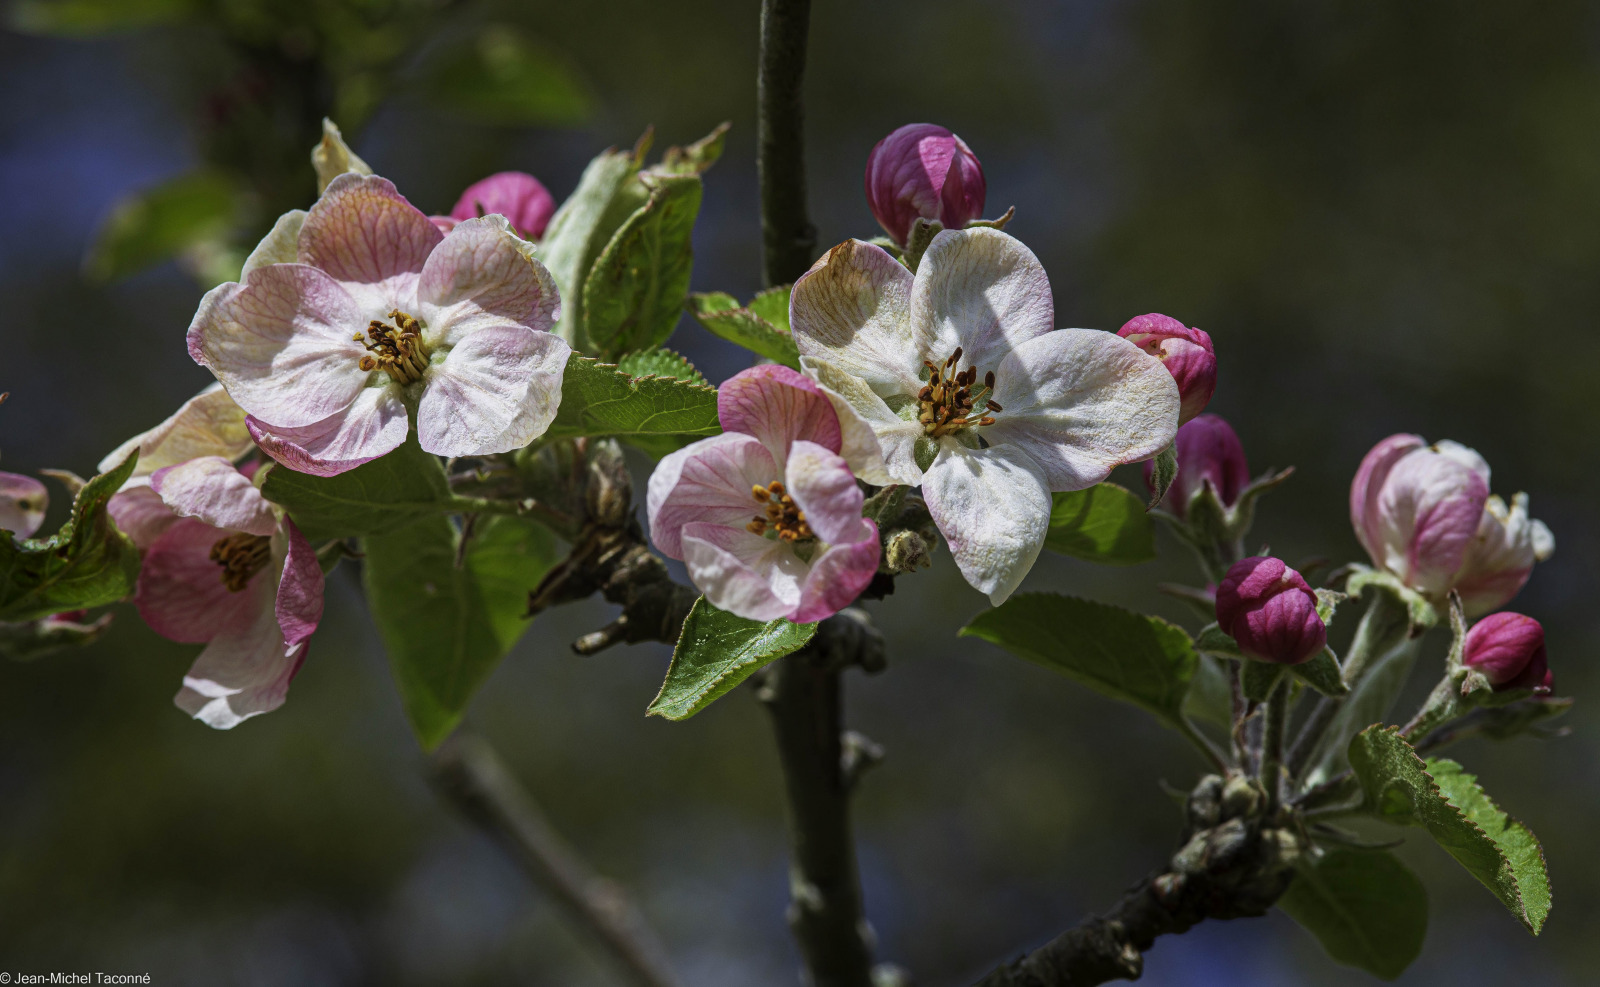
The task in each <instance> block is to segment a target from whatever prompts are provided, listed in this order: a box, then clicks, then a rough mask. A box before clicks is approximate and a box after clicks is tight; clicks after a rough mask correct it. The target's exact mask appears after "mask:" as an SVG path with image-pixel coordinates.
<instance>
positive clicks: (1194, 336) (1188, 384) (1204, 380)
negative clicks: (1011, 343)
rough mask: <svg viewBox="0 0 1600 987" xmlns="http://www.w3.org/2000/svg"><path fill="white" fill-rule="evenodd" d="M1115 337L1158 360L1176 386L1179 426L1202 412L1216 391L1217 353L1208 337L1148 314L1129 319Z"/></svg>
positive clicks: (1204, 332) (1170, 319) (1201, 332)
mask: <svg viewBox="0 0 1600 987" xmlns="http://www.w3.org/2000/svg"><path fill="white" fill-rule="evenodd" d="M1117 335H1118V336H1121V337H1122V338H1124V339H1126V340H1128V341H1129V342H1131V343H1133V344H1134V345H1136V346H1138V347H1139V348H1140V349H1142V350H1144V351H1145V352H1146V353H1149V354H1150V355H1151V356H1153V357H1155V358H1156V359H1158V360H1160V361H1161V362H1162V364H1163V365H1165V366H1166V368H1167V372H1168V373H1170V374H1172V379H1173V380H1175V381H1177V382H1178V401H1179V407H1178V424H1179V425H1182V424H1184V423H1185V422H1189V421H1193V420H1194V418H1195V417H1196V416H1198V415H1199V414H1200V412H1202V411H1204V410H1206V405H1207V404H1210V403H1211V395H1212V394H1213V393H1214V392H1215V391H1216V389H1217V351H1216V348H1215V347H1213V346H1212V345H1211V335H1210V333H1207V332H1206V331H1205V330H1203V329H1191V328H1189V327H1187V326H1185V325H1184V324H1183V323H1181V322H1179V321H1178V320H1177V319H1174V318H1172V317H1171V316H1167V315H1161V314H1160V313H1158V312H1152V313H1150V314H1149V315H1140V316H1137V317H1135V318H1132V319H1129V320H1128V321H1127V323H1126V324H1125V325H1123V327H1122V328H1121V329H1118V330H1117Z"/></svg>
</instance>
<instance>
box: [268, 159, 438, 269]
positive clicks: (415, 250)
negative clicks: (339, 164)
mask: <svg viewBox="0 0 1600 987" xmlns="http://www.w3.org/2000/svg"><path fill="white" fill-rule="evenodd" d="M443 239H444V234H442V233H440V232H439V229H438V227H436V226H434V225H433V224H432V223H431V222H429V221H428V217H427V216H426V215H424V214H423V213H422V211H421V210H419V209H417V207H415V206H413V205H412V204H411V203H409V202H407V201H406V198H405V196H403V195H401V194H400V193H399V192H397V191H395V187H394V184H393V183H392V182H390V181H389V180H388V179H386V178H379V177H378V176H376V175H357V174H355V173H353V172H347V173H345V174H343V175H340V176H339V177H338V178H335V179H334V180H333V181H332V182H330V183H328V188H327V191H325V192H323V193H322V198H320V199H318V200H317V204H316V205H314V206H312V207H311V212H310V213H309V214H308V215H307V216H306V218H305V224H304V225H303V226H302V227H301V230H300V263H302V264H310V265H311V266H313V267H320V268H321V269H322V270H324V271H326V272H327V273H328V274H329V275H331V276H332V277H334V278H335V279H337V280H339V281H351V282H357V283H360V284H380V283H382V282H385V281H389V280H391V279H394V278H397V277H398V276H400V275H403V274H419V273H421V271H422V267H423V264H424V262H426V261H427V259H428V254H429V253H431V252H432V251H433V248H435V247H437V246H438V245H439V243H440V241H442V240H443Z"/></svg>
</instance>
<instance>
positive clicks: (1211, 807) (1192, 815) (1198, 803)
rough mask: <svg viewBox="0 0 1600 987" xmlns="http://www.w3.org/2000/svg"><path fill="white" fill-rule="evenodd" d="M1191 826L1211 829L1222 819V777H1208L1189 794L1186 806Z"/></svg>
mask: <svg viewBox="0 0 1600 987" xmlns="http://www.w3.org/2000/svg"><path fill="white" fill-rule="evenodd" d="M1185 808H1186V810H1187V815H1188V817H1189V825H1190V826H1193V827H1194V828H1195V829H1209V828H1210V827H1212V826H1215V825H1216V824H1217V821H1218V820H1220V819H1221V818H1222V776H1221V775H1206V776H1205V777H1204V778H1201V779H1200V782H1199V784H1197V785H1195V786H1194V791H1192V792H1190V793H1189V801H1188V803H1187V804H1186V806H1185Z"/></svg>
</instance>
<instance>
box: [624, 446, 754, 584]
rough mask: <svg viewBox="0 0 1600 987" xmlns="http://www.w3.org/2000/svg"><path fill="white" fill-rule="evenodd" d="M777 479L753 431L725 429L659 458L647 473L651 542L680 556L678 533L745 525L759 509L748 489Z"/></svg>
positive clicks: (681, 550) (750, 490) (680, 542)
mask: <svg viewBox="0 0 1600 987" xmlns="http://www.w3.org/2000/svg"><path fill="white" fill-rule="evenodd" d="M777 479H780V474H779V472H778V464H777V463H776V462H774V461H773V458H772V453H771V451H769V450H768V449H767V447H766V446H765V445H764V444H762V442H761V440H760V439H758V438H756V437H755V436H753V435H745V434H743V433H742V432H724V433H722V434H721V435H713V436H711V437H710V438H708V439H701V440H700V441H698V442H694V443H691V444H690V445H687V446H685V447H684V448H682V449H679V450H677V451H676V452H672V453H669V454H667V455H666V456H663V457H662V459H661V462H660V463H658V464H657V465H656V468H655V472H653V473H651V474H650V484H649V490H648V493H647V494H646V505H647V510H648V515H647V516H648V518H649V524H650V540H651V541H653V542H655V546H656V549H657V550H658V551H660V552H661V554H662V555H665V556H667V557H668V558H672V559H681V558H683V545H682V531H683V528H684V527H685V526H686V525H689V524H694V523H697V522H709V523H711V524H718V525H726V526H730V527H741V528H742V527H743V526H744V525H745V524H748V523H749V522H750V520H751V519H752V518H754V517H756V516H757V515H759V514H761V513H762V506H761V504H760V503H758V502H757V501H756V499H755V496H754V494H753V491H752V488H754V487H756V486H763V487H764V486H766V485H767V484H769V483H771V482H772V481H773V480H777Z"/></svg>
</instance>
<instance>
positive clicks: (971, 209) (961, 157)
mask: <svg viewBox="0 0 1600 987" xmlns="http://www.w3.org/2000/svg"><path fill="white" fill-rule="evenodd" d="M985 191H986V187H985V185H984V181H983V165H981V164H979V163H978V156H977V155H975V154H973V153H972V148H970V147H968V146H967V145H966V142H965V141H963V140H962V139H961V138H959V137H957V136H956V135H955V134H952V133H951V132H950V131H948V130H946V129H944V128H943V127H940V126H937V125H935V124H931V123H908V124H906V125H905V126H904V127H901V128H900V129H899V130H896V131H895V132H894V133H892V134H890V135H889V136H888V137H885V138H884V139H883V140H881V141H879V142H878V144H877V146H876V147H874V148H873V149H872V153H871V154H869V155H867V205H868V206H870V207H871V208H872V215H874V216H876V217H877V218H878V222H879V223H880V224H881V225H882V226H883V228H884V230H885V231H886V232H887V233H888V234H889V236H890V238H891V239H893V240H894V242H895V243H898V244H900V245H901V246H904V245H905V242H906V237H907V236H908V235H910V232H911V224H912V223H914V222H916V220H917V217H919V216H920V217H922V218H923V219H927V220H938V221H939V222H940V223H941V224H943V225H944V228H945V229H947V230H959V229H963V228H965V227H966V225H967V224H968V223H970V222H971V221H973V220H975V219H979V218H981V217H982V216H983V198H984V192H985Z"/></svg>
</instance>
